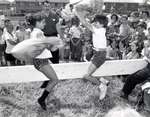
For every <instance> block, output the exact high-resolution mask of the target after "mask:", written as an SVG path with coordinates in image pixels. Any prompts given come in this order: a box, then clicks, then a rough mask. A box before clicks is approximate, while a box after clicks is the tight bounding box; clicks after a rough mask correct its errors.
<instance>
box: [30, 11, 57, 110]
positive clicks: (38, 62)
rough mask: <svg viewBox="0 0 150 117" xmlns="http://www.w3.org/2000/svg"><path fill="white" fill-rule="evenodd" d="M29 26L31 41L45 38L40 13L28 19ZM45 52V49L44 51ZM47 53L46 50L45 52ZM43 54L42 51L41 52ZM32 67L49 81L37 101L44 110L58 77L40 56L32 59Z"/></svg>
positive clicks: (42, 17) (43, 18)
mask: <svg viewBox="0 0 150 117" xmlns="http://www.w3.org/2000/svg"><path fill="white" fill-rule="evenodd" d="M29 23H30V25H32V26H33V27H34V28H33V31H32V32H31V37H30V38H31V39H38V38H45V36H44V34H43V31H42V29H43V28H44V26H45V17H44V15H42V14H41V13H36V14H34V15H33V16H31V17H30V19H29ZM45 50H47V49H45ZM47 51H48V50H47ZM42 53H44V51H43V52H42ZM33 65H34V67H35V68H36V69H37V70H39V71H40V72H42V73H43V74H44V75H45V76H46V77H47V78H48V79H50V82H49V85H48V86H47V87H46V89H45V90H44V92H43V94H42V96H41V97H40V98H39V99H38V103H39V104H40V106H41V107H42V109H44V110H46V109H47V108H46V104H45V99H46V98H47V96H48V94H49V93H50V92H51V91H52V89H53V87H54V86H55V85H56V84H57V83H58V77H57V75H56V73H55V71H54V70H53V68H52V66H51V65H50V63H49V59H48V58H44V57H42V58H40V56H39V57H38V58H37V57H36V58H34V59H33Z"/></svg>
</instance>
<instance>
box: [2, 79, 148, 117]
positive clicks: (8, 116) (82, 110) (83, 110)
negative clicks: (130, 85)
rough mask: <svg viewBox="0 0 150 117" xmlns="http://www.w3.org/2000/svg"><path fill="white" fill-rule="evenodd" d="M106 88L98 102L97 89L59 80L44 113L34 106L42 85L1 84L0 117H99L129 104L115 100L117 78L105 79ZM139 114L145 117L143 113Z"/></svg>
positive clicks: (75, 81) (79, 83) (89, 84)
mask: <svg viewBox="0 0 150 117" xmlns="http://www.w3.org/2000/svg"><path fill="white" fill-rule="evenodd" d="M107 79H109V80H110V85H109V87H108V91H107V95H106V97H105V99H104V100H102V101H99V95H100V93H99V90H98V86H96V85H92V84H91V83H89V82H87V83H85V82H83V81H82V80H81V79H77V80H65V81H60V83H58V84H57V86H56V87H55V88H54V90H53V92H52V93H51V94H50V95H49V97H48V99H47V101H46V103H47V107H48V111H43V110H42V109H41V108H40V106H39V105H38V104H37V98H38V97H39V96H40V95H41V94H42V92H43V89H40V88H39V87H40V85H41V84H42V82H32V83H20V84H1V86H0V117H79V116H80V117H103V116H104V115H105V114H106V113H107V112H108V111H109V110H110V109H111V108H113V107H114V106H116V105H126V104H127V105H128V104H130V105H132V106H134V104H135V103H127V102H126V101H124V100H123V99H121V98H120V97H119V91H120V90H121V88H122V86H123V83H122V81H121V79H120V78H118V77H108V78H107ZM54 99H56V100H57V101H56V102H59V103H58V108H51V100H54ZM140 113H142V114H144V115H146V116H147V117H148V113H147V112H146V111H143V110H142V111H141V112H140Z"/></svg>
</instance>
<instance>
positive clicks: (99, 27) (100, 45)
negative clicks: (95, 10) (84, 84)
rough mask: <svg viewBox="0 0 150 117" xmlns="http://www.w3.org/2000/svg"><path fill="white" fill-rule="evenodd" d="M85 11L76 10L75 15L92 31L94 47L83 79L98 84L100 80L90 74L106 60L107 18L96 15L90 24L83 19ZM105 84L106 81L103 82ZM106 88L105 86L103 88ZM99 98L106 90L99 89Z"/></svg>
mask: <svg viewBox="0 0 150 117" xmlns="http://www.w3.org/2000/svg"><path fill="white" fill-rule="evenodd" d="M86 14H87V12H86V11H85V13H83V12H78V11H77V12H76V15H77V16H78V18H79V19H80V21H81V23H82V24H83V25H84V26H85V27H87V28H88V29H89V30H90V31H91V32H92V41H93V49H94V55H93V58H92V60H91V63H90V66H89V68H88V71H87V73H86V74H85V75H84V76H83V78H84V80H86V81H90V82H92V83H93V84H96V85H100V86H101V84H102V83H100V81H99V80H98V79H96V78H94V77H92V74H93V73H94V72H95V71H96V70H97V69H98V68H99V67H100V66H101V65H102V64H103V63H104V62H105V60H106V47H107V42H106V36H105V33H106V27H107V24H108V19H107V17H106V16H104V15H96V16H95V17H94V19H93V21H92V23H91V24H90V23H89V22H87V21H86V19H85V15H86ZM103 80H104V79H103ZM102 82H103V81H102ZM105 83H106V84H107V82H105ZM105 89H106V88H105ZM101 94H102V95H101V96H100V100H101V99H103V98H104V97H105V94H106V90H105V91H101Z"/></svg>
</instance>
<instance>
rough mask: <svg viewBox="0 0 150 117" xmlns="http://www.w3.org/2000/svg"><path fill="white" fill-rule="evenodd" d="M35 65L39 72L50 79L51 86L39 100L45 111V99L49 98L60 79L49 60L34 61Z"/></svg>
mask: <svg viewBox="0 0 150 117" xmlns="http://www.w3.org/2000/svg"><path fill="white" fill-rule="evenodd" d="M33 64H34V66H35V68H36V69H37V70H39V71H40V72H42V73H43V74H44V75H45V76H46V77H47V78H48V79H50V82H49V85H48V86H47V87H46V89H45V90H44V92H43V94H42V96H41V97H40V98H39V99H38V103H39V104H40V106H41V107H42V108H43V109H44V110H46V104H45V99H46V98H47V96H48V95H49V93H50V91H51V90H52V89H53V87H54V86H55V85H56V84H57V83H58V78H57V75H56V73H55V71H54V70H53V68H52V66H51V65H50V63H49V62H48V59H45V60H40V59H34V60H33Z"/></svg>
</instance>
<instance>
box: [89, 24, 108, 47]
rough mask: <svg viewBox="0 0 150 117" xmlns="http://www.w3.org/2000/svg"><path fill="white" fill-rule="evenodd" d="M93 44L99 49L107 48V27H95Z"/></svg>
mask: <svg viewBox="0 0 150 117" xmlns="http://www.w3.org/2000/svg"><path fill="white" fill-rule="evenodd" d="M93 30H94V32H93V34H92V36H93V37H92V38H93V46H94V48H97V49H105V48H106V47H107V41H106V36H105V33H106V29H105V28H95V27H93Z"/></svg>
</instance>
